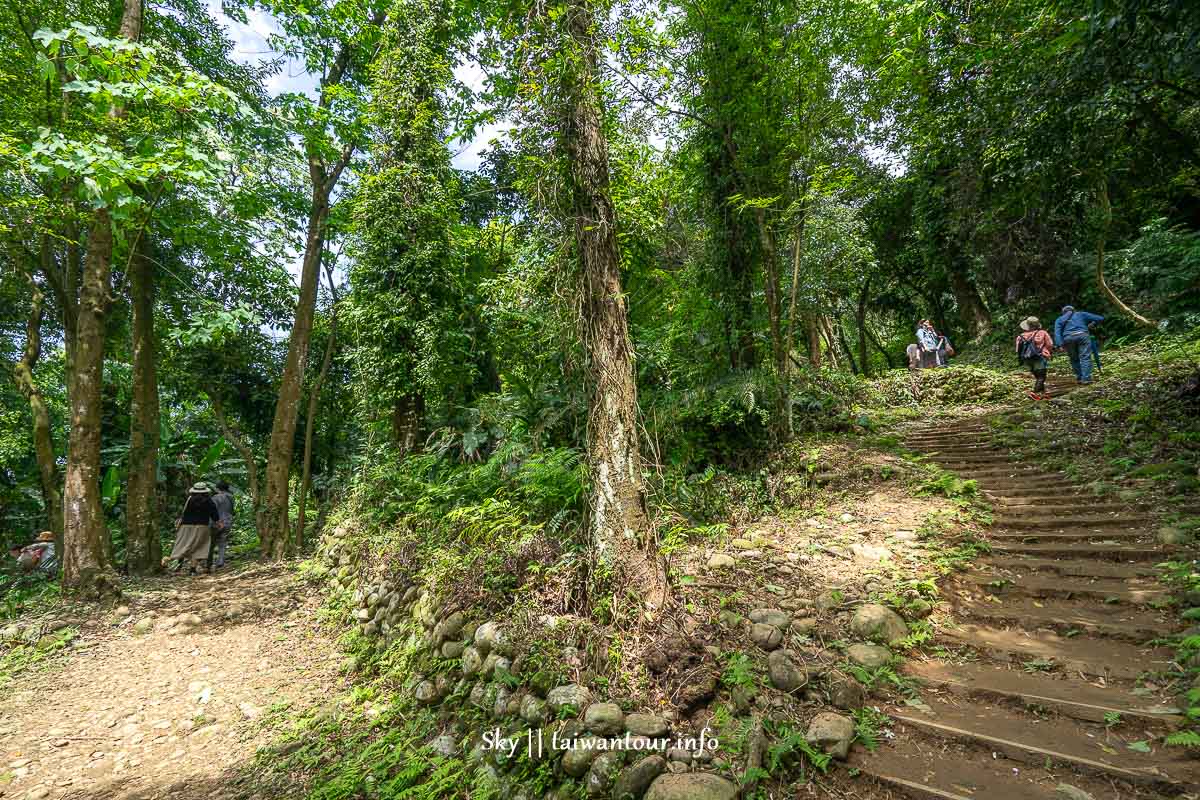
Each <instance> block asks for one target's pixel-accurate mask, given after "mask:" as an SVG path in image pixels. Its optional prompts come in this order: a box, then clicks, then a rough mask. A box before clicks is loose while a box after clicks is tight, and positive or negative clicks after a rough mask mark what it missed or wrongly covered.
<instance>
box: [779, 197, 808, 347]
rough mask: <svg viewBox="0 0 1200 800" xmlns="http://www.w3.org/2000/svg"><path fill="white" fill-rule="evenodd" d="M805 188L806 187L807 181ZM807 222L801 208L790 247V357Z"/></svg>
mask: <svg viewBox="0 0 1200 800" xmlns="http://www.w3.org/2000/svg"><path fill="white" fill-rule="evenodd" d="M804 185H805V187H807V186H808V182H807V180H806V181H805V184H804ZM807 220H808V209H807V207H806V206H805V207H802V208H801V209H800V222H799V224H798V225H796V234H795V236H796V241H795V243H794V244H793V246H792V292H791V298H790V299H789V300H788V315H787V336H786V337H785V341H786V342H787V352H788V356H789V357H790V356H791V353H792V347H793V346H794V345H795V343H796V297H797V294H798V293H799V287H800V265H801V264H802V263H803V259H804V226H805V222H806V221H807Z"/></svg>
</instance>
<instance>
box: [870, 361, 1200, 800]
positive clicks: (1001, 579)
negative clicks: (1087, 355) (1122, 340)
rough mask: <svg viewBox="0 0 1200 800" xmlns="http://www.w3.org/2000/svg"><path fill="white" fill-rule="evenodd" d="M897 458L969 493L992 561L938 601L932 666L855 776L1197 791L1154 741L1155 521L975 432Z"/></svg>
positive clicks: (972, 425) (1164, 691)
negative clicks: (960, 480)
mask: <svg viewBox="0 0 1200 800" xmlns="http://www.w3.org/2000/svg"><path fill="white" fill-rule="evenodd" d="M1052 388H1053V389H1054V391H1055V392H1056V393H1060V394H1061V393H1062V392H1063V391H1064V390H1065V389H1066V388H1067V387H1066V386H1065V385H1063V384H1061V383H1060V384H1059V386H1057V387H1052ZM909 446H910V447H912V448H913V449H915V450H918V451H922V452H925V453H927V454H929V455H930V456H931V457H932V459H933V460H934V461H936V462H937V463H938V464H940V465H941V466H942V467H943V468H945V469H948V470H952V471H955V472H957V473H958V474H959V475H961V476H962V477H966V478H973V479H975V480H977V481H978V482H979V485H980V487H981V489H983V491H984V492H985V494H986V496H987V498H988V500H989V501H990V502H991V503H992V505H993V509H994V511H995V525H994V526H993V528H992V529H991V530H992V532H991V535H990V540H991V545H992V552H991V554H990V555H988V556H986V557H983V558H982V559H980V561H979V562H978V563H977V565H976V568H975V569H974V570H973V571H971V572H968V573H967V574H965V575H964V576H963V577H962V578H961V579H960V580H958V581H957V582H956V583H955V584H954V585H952V586H951V587H950V591H949V593H948V597H947V600H948V601H949V602H950V604H951V605H952V608H953V610H954V613H955V616H956V617H957V620H958V624H957V625H956V626H955V627H952V628H949V629H946V630H943V631H941V632H940V644H942V645H943V646H944V650H943V651H942V652H943V653H944V656H943V657H940V658H936V659H930V660H926V661H910V662H909V664H908V665H907V666H906V671H907V672H908V673H909V675H910V676H912V677H914V678H916V679H917V680H918V681H919V682H920V683H921V684H922V685H923V690H922V692H921V701H920V702H918V703H917V704H915V705H912V704H909V705H900V706H897V707H895V708H892V709H888V712H889V714H890V715H891V716H892V718H893V719H894V720H895V721H896V722H897V723H898V726H897V727H898V730H897V733H898V735H897V737H896V741H895V742H894V743H893V744H892V745H891V746H890V747H888V748H885V749H883V750H881V751H880V752H879V754H878V755H877V756H875V757H873V758H870V759H868V760H866V761H865V762H864V764H863V768H864V770H865V771H866V772H868V773H870V774H872V775H874V776H875V777H876V778H877V779H878V780H880V781H881V782H883V783H885V784H888V785H891V786H893V787H895V788H896V789H898V790H900V791H901V792H902V793H903V794H905V795H907V796H911V797H919V798H942V799H943V800H962V799H963V798H997V800H1050V799H1051V798H1053V799H1054V800H1063V798H1064V797H1067V798H1071V797H1075V798H1083V797H1087V796H1091V797H1093V798H1095V799H1096V800H1101V799H1102V798H1134V797H1161V796H1175V795H1179V794H1180V793H1187V792H1196V791H1197V788H1198V787H1200V762H1197V761H1196V760H1194V759H1188V758H1187V757H1186V755H1185V754H1184V753H1183V752H1181V751H1179V750H1168V749H1166V748H1164V747H1163V746H1162V745H1161V743H1160V742H1158V741H1156V739H1155V738H1154V737H1155V734H1159V733H1162V732H1164V731H1167V730H1170V728H1171V727H1172V725H1174V724H1176V723H1177V722H1178V721H1179V718H1178V717H1176V716H1174V713H1176V712H1178V709H1175V708H1172V707H1171V706H1173V705H1175V703H1174V701H1173V698H1172V696H1171V694H1170V692H1169V688H1170V687H1169V686H1168V685H1167V684H1166V683H1165V682H1160V681H1157V679H1156V678H1155V676H1154V673H1158V672H1167V671H1169V670H1170V669H1171V665H1170V659H1171V655H1172V651H1171V650H1170V649H1168V648H1163V647H1154V646H1151V645H1149V644H1147V643H1148V642H1149V641H1150V640H1152V639H1154V638H1155V637H1159V636H1163V635H1166V634H1169V633H1172V632H1174V631H1175V630H1176V629H1177V625H1176V623H1175V620H1174V618H1173V616H1172V614H1171V612H1170V611H1169V610H1168V611H1160V610H1158V609H1156V608H1155V606H1154V605H1153V603H1154V601H1155V600H1156V599H1161V598H1162V597H1163V596H1164V591H1163V589H1162V587H1161V586H1160V585H1159V584H1158V583H1157V582H1156V581H1155V579H1154V577H1153V576H1154V574H1155V570H1154V564H1156V563H1157V562H1159V561H1162V560H1164V559H1165V558H1166V557H1168V554H1169V552H1170V550H1171V548H1167V547H1163V546H1161V545H1159V544H1157V543H1156V541H1155V538H1154V525H1153V519H1152V518H1150V517H1149V516H1148V514H1147V513H1146V512H1145V511H1144V510H1141V509H1137V508H1132V507H1129V506H1126V505H1123V504H1116V503H1108V502H1104V503H1101V502H1100V501H1099V500H1097V499H1096V498H1095V497H1093V496H1089V495H1086V494H1084V493H1083V491H1082V489H1081V488H1080V487H1079V486H1077V485H1076V484H1075V483H1073V482H1072V481H1071V480H1069V479H1068V478H1067V477H1066V476H1064V475H1061V474H1051V473H1047V472H1045V471H1043V470H1041V469H1038V468H1036V467H1032V466H1025V465H1021V464H1019V463H1016V462H1014V461H1013V460H1012V458H1011V455H1010V454H1009V453H1007V452H1005V451H1003V450H1001V449H998V448H995V447H993V446H992V445H991V444H990V443H989V442H988V427H987V425H986V420H968V421H966V422H964V423H956V424H954V425H952V426H949V427H944V428H934V429H925V430H922V431H920V432H915V433H913V434H912V435H911V437H910V438H909ZM1060 784H1067V785H1068V786H1069V787H1074V789H1076V790H1079V791H1081V792H1086V793H1087V794H1071V793H1070V792H1069V791H1068V790H1065V789H1063V790H1060V789H1059V786H1060ZM1192 796H1194V795H1192Z"/></svg>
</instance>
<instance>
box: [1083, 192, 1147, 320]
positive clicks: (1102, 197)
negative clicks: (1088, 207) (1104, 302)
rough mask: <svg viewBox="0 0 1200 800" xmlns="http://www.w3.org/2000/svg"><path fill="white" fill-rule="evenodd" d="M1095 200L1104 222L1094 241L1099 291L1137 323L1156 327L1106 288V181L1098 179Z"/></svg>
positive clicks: (1108, 217)
mask: <svg viewBox="0 0 1200 800" xmlns="http://www.w3.org/2000/svg"><path fill="white" fill-rule="evenodd" d="M1096 200H1097V201H1098V202H1099V203H1100V213H1101V214H1102V215H1103V222H1104V225H1103V229H1102V230H1101V231H1100V237H1099V239H1098V240H1097V242H1096V283H1097V285H1099V287H1100V291H1102V292H1104V296H1105V297H1107V298H1108V299H1109V302H1111V303H1112V304H1113V305H1114V306H1116V307H1117V308H1118V309H1120V311H1121V313H1122V314H1124V315H1125V316H1127V317H1129V318H1130V319H1132V320H1133V321H1134V322H1136V323H1137V324H1138V325H1143V326H1145V327H1147V328H1154V327H1157V325H1158V323H1156V322H1155V321H1154V320H1152V319H1147V318H1146V317H1143V316H1142V315H1141V314H1139V313H1137V312H1136V311H1134V310H1133V309H1132V308H1130V307H1129V306H1128V305H1126V304H1125V302H1124V301H1122V300H1121V298H1119V297H1117V294H1116V292H1114V291H1113V290H1112V289H1110V288H1108V281H1106V280H1105V279H1104V240H1105V239H1107V238H1108V228H1109V225H1111V224H1112V205H1111V204H1110V203H1109V202H1108V183H1107V182H1106V181H1100V187H1099V189H1098V190H1097V191H1096Z"/></svg>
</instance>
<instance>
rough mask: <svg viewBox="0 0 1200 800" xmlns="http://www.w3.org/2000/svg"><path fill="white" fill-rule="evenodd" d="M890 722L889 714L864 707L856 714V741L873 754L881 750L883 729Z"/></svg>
mask: <svg viewBox="0 0 1200 800" xmlns="http://www.w3.org/2000/svg"><path fill="white" fill-rule="evenodd" d="M890 722H891V718H890V717H888V715H887V714H884V713H882V712H880V711H877V710H875V709H874V708H871V707H870V706H863V707H862V708H860V709H857V710H856V711H855V712H854V740H855V741H856V742H858V743H860V744H861V745H862V746H863V747H865V748H867V750H868V751H869V752H872V753H873V752H875V750H877V749H878V748H879V740H880V738H881V736H882V729H883V728H884V727H885V726H886V725H888V724H889V723H890Z"/></svg>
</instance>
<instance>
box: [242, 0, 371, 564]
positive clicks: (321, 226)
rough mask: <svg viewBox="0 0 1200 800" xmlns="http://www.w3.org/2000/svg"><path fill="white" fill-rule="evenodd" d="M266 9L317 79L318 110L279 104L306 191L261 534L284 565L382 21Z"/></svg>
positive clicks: (277, 6) (331, 11)
mask: <svg viewBox="0 0 1200 800" xmlns="http://www.w3.org/2000/svg"><path fill="white" fill-rule="evenodd" d="M266 5H267V8H268V9H269V10H270V11H272V12H273V13H274V14H275V16H276V19H277V20H279V22H280V24H281V26H282V28H283V31H284V34H283V35H284V37H285V38H286V39H287V47H288V49H289V50H292V51H293V52H296V53H298V54H299V55H300V56H301V57H302V58H303V59H304V60H305V62H306V64H307V66H308V68H309V70H310V71H311V72H312V73H313V74H315V75H319V76H320V86H319V90H318V96H317V99H316V101H315V102H314V101H312V100H311V99H310V98H308V97H306V96H303V95H295V94H292V95H286V96H284V97H283V98H281V103H282V105H283V107H284V110H285V111H286V112H287V114H288V115H289V118H290V120H291V122H292V124H293V125H294V127H295V128H296V130H297V132H298V133H299V135H300V137H301V138H302V141H303V147H304V157H305V161H306V163H307V166H308V177H309V184H310V187H309V188H310V197H309V209H308V223H307V225H306V229H305V236H304V251H303V252H304V257H303V261H302V262H301V266H300V293H299V297H298V298H297V301H296V315H295V318H294V320H293V321H292V326H291V333H290V335H289V337H288V350H287V356H286V358H285V360H284V363H283V372H282V374H281V375H280V378H279V394H278V399H277V401H276V404H275V416H274V421H273V422H272V425H271V441H270V444H269V445H268V448H267V468H266V475H265V479H266V486H265V488H264V490H263V498H262V500H263V512H262V518H261V522H262V525H261V527H260V528H259V531H258V535H259V540H260V542H261V545H262V553H263V555H264V556H266V557H268V558H282V557H283V555H284V553H285V552H286V551H287V546H288V534H289V531H290V525H289V519H288V484H289V482H290V480H291V473H292V461H293V455H294V450H295V439H296V425H297V421H298V415H299V410H300V398H301V392H302V389H303V384H304V373H305V367H306V365H307V363H308V348H309V342H310V341H311V338H312V326H313V315H314V313H315V312H316V304H317V286H318V284H319V283H320V278H321V262H322V259H323V257H324V254H325V244H326V241H327V239H328V236H329V231H328V224H329V214H330V209H331V205H332V203H333V200H334V190H335V189H336V188H337V185H338V181H339V180H341V177H342V174H343V172H344V171H345V170H346V167H347V166H348V165H349V164H350V160H351V159H352V158H353V157H354V154H355V152H356V151H357V150H358V148H359V147H360V146H361V145H362V143H363V141H364V139H365V136H366V129H365V127H364V115H365V113H366V105H367V102H366V94H367V87H368V84H367V82H366V78H367V68H368V67H369V64H370V62H371V59H372V57H373V55H374V53H375V45H376V42H377V40H378V34H379V28H380V25H381V24H382V23H383V20H384V16H385V14H384V11H383V9H382V8H380V7H379V4H378V3H375V4H372V3H369V2H362V3H359V4H346V5H344V6H339V7H336V8H327V7H324V6H319V7H318V8H317V9H315V10H309V9H305V8H300V7H296V6H294V5H292V4H290V3H268V4H266Z"/></svg>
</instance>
